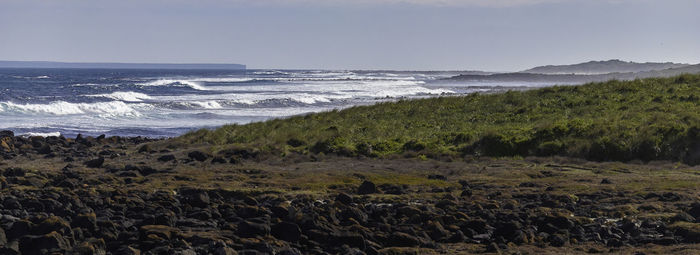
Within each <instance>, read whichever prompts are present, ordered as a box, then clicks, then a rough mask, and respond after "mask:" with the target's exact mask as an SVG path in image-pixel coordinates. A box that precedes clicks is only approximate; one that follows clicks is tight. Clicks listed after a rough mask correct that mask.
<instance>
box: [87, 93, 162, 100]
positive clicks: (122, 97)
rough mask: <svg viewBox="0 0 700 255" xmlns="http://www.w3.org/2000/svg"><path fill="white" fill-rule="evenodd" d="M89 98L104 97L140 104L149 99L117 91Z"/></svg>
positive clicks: (145, 96)
mask: <svg viewBox="0 0 700 255" xmlns="http://www.w3.org/2000/svg"><path fill="white" fill-rule="evenodd" d="M90 96H91V97H106V98H111V99H114V100H119V101H125V102H141V101H143V100H148V99H151V97H150V96H149V95H146V94H143V93H138V92H133V91H117V92H114V93H111V94H100V95H90Z"/></svg>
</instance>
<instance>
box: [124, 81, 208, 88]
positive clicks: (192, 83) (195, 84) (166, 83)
mask: <svg viewBox="0 0 700 255" xmlns="http://www.w3.org/2000/svg"><path fill="white" fill-rule="evenodd" d="M136 85H139V86H169V85H181V86H187V87H190V88H193V89H196V90H209V89H207V88H206V87H204V86H202V85H201V84H199V83H198V82H196V81H193V80H173V79H160V80H155V81H150V82H144V83H137V84H136Z"/></svg>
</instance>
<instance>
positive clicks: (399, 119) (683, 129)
mask: <svg viewBox="0 0 700 255" xmlns="http://www.w3.org/2000/svg"><path fill="white" fill-rule="evenodd" d="M699 100H700V75H681V76H676V77H672V78H651V79H642V80H634V81H609V82H605V83H590V84H585V85H581V86H555V87H549V88H542V89H536V90H529V91H510V92H506V93H500V94H471V95H468V96H459V97H439V98H430V99H420V100H402V101H398V102H387V103H380V104H377V105H372V106H360V107H353V108H349V109H346V110H341V111H331V112H323V113H316V114H309V115H305V116H296V117H291V118H286V119H276V120H271V121H266V122H259V123H251V124H247V125H228V126H224V127H221V128H219V129H216V130H213V131H209V130H199V131H196V132H192V133H189V134H186V135H184V136H182V137H179V138H176V139H174V140H173V141H170V142H175V143H183V144H210V145H215V146H213V147H212V148H214V150H220V151H221V150H231V149H232V148H235V149H237V150H238V151H239V152H240V151H244V153H253V154H255V153H264V154H265V153H267V154H273V155H288V154H289V153H302V154H322V153H323V154H338V155H344V156H360V155H363V156H369V157H392V156H395V155H403V156H417V157H430V158H442V157H464V156H469V155H473V156H495V157H500V156H523V157H524V156H554V155H559V156H570V157H579V158H584V159H589V160H598V161H609V160H616V161H629V160H642V161H650V160H673V161H683V162H685V163H689V164H698V163H700V105H699V104H698V102H699Z"/></svg>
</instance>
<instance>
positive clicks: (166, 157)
mask: <svg viewBox="0 0 700 255" xmlns="http://www.w3.org/2000/svg"><path fill="white" fill-rule="evenodd" d="M173 160H175V155H172V154H168V155H163V156H160V157H159V158H158V161H160V162H168V161H173Z"/></svg>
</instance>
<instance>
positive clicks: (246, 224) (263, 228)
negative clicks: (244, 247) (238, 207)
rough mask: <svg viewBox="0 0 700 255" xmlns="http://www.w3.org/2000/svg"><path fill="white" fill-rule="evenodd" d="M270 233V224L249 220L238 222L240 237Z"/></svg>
mask: <svg viewBox="0 0 700 255" xmlns="http://www.w3.org/2000/svg"><path fill="white" fill-rule="evenodd" d="M269 234H270V225H267V224H265V223H257V222H251V221H247V220H244V221H241V222H240V223H238V235H240V236H242V237H255V236H266V235H269Z"/></svg>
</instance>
